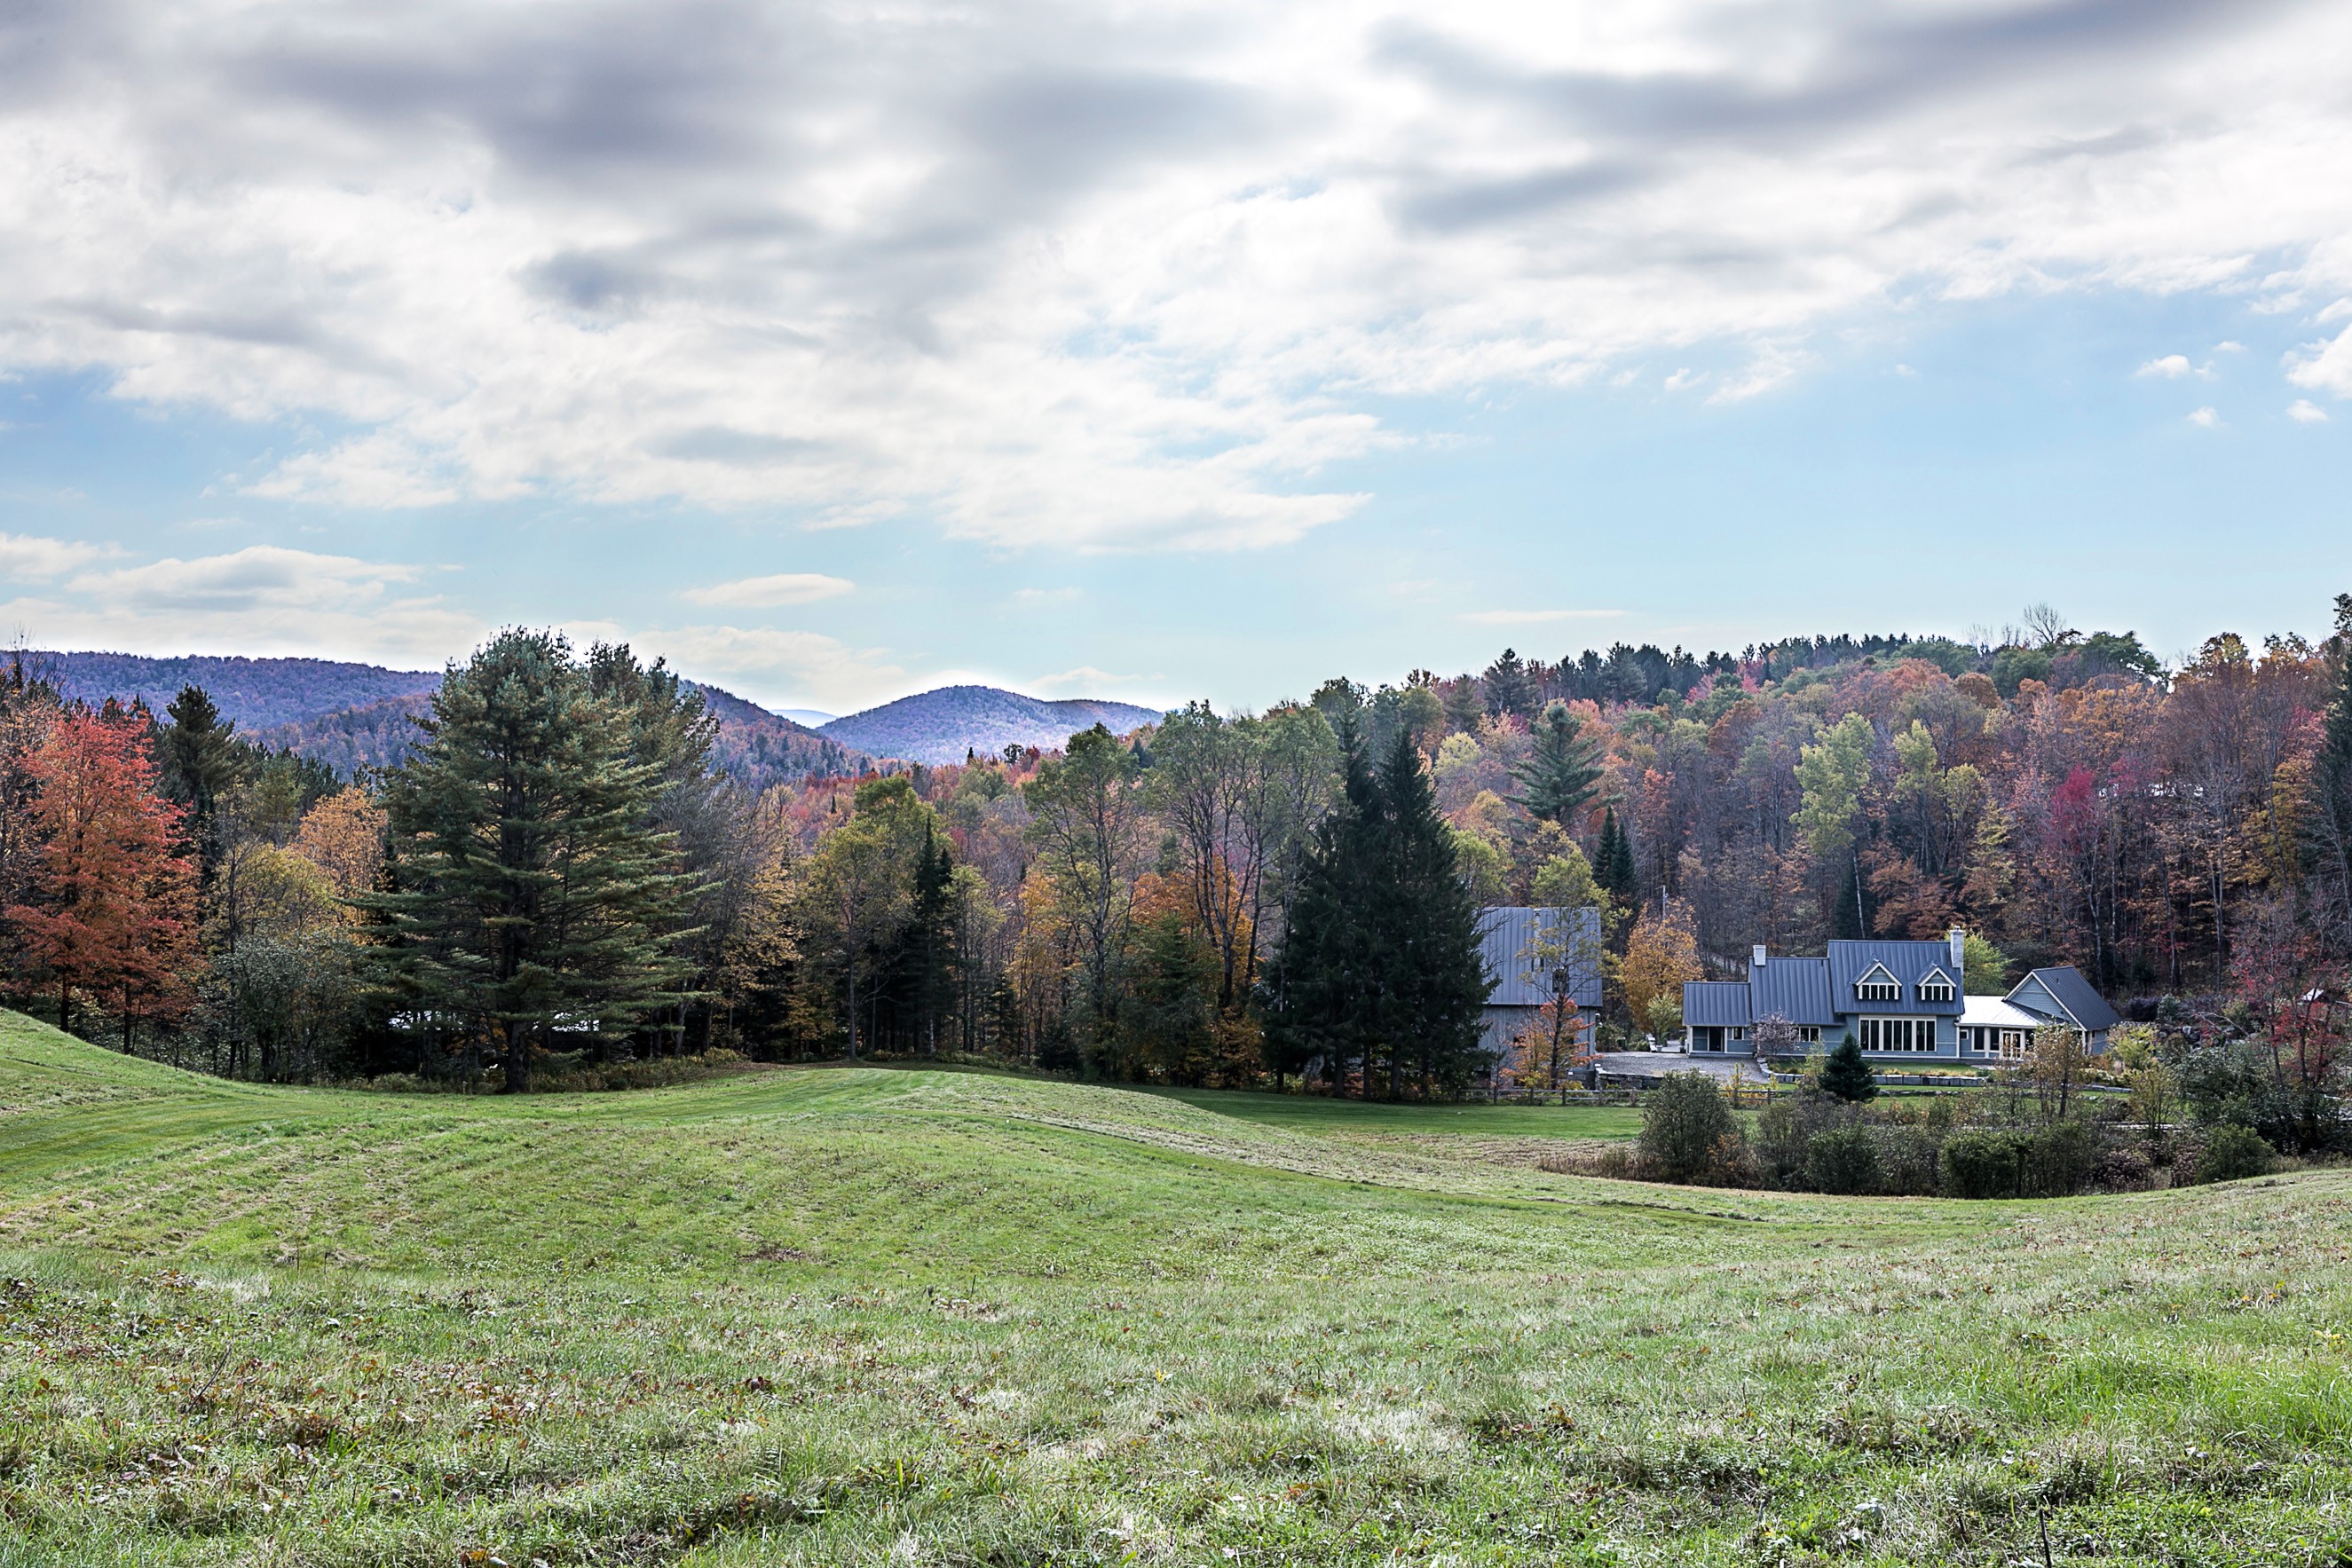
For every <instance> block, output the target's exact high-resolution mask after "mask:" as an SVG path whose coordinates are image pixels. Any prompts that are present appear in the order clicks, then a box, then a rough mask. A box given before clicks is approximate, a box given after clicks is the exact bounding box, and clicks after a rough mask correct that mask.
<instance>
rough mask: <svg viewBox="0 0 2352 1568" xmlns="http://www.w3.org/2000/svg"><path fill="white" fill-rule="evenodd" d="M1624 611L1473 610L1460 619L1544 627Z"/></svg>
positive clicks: (1591, 619) (1473, 621) (1602, 618)
mask: <svg viewBox="0 0 2352 1568" xmlns="http://www.w3.org/2000/svg"><path fill="white" fill-rule="evenodd" d="M1624 613H1625V612H1623V611H1622V610H1473V611H1469V612H1465V614H1463V615H1462V616H1461V617H1459V619H1461V620H1463V621H1466V622H1469V623H1470V624H1471V625H1473V626H1544V625H1549V624H1551V623H1552V622H1559V621H1599V620H1606V619H1607V618H1609V617H1611V616H1612V615H1622V614H1624Z"/></svg>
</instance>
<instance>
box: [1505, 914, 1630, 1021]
mask: <svg viewBox="0 0 2352 1568" xmlns="http://www.w3.org/2000/svg"><path fill="white" fill-rule="evenodd" d="M1547 946H1549V947H1550V948H1551V949H1552V951H1550V952H1549V953H1548V952H1546V951H1545V948H1546V947H1547ZM1478 956H1479V957H1480V958H1481V959H1482V960H1483V961H1484V962H1485V964H1486V974H1487V976H1488V977H1490V978H1491V979H1492V980H1493V981H1494V982H1495V988H1494V990H1493V992H1492V993H1491V994H1489V995H1488V997H1487V998H1486V1005H1487V1006H1488V1007H1490V1008H1515V1007H1516V1008H1535V1007H1541V1006H1542V1005H1543V1004H1544V1003H1546V1002H1548V1001H1549V1000H1551V994H1552V977H1551V971H1552V968H1553V967H1554V966H1555V965H1560V964H1564V965H1565V967H1567V969H1568V971H1569V995H1570V996H1571V997H1573V998H1575V1000H1576V1005H1577V1006H1578V1007H1580V1008H1598V1007H1599V1006H1600V1005H1601V912H1600V911H1599V910H1597V909H1591V908H1585V909H1559V908H1554V907H1549V906H1543V905H1524V904H1520V905H1503V906H1497V907H1495V908H1491V909H1487V910H1485V911H1483V912H1482V913H1481V914H1480V915H1479V919H1478Z"/></svg>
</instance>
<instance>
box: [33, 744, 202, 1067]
mask: <svg viewBox="0 0 2352 1568" xmlns="http://www.w3.org/2000/svg"><path fill="white" fill-rule="evenodd" d="M26 771H27V772H28V773H29V774H30V775H31V778H32V782H33V786H34V789H35V791H36V792H35V795H34V798H33V800H32V802H31V809H30V812H29V815H30V816H31V819H32V828H33V832H34V835H35V837H36V838H37V841H38V842H39V845H40V847H39V850H38V852H37V861H36V863H35V869H34V873H33V902H31V903H29V904H15V905H12V906H11V907H10V908H9V909H8V911H7V918H8V921H9V924H10V925H13V926H15V927H16V935H17V937H18V939H19V941H20V942H21V943H22V944H23V946H24V950H25V956H26V957H28V958H29V959H31V960H32V961H33V964H34V965H35V966H36V967H37V969H38V970H39V971H40V972H42V973H43V974H45V975H46V976H47V978H48V982H49V983H50V984H52V985H54V986H56V988H57V993H58V1027H59V1028H64V1027H65V1026H66V1025H68V1023H69V1022H70V1021H71V1018H72V1009H73V998H74V995H75V993H76V992H80V993H81V994H83V995H84V996H88V997H91V998H99V999H100V1000H101V1001H102V1002H104V1003H106V1004H110V1005H111V1006H113V1007H114V1009H115V1010H116V1014H117V1016H118V1017H119V1018H121V1020H122V1031H123V1041H124V1043H125V1045H126V1046H127V1045H128V1044H129V1042H130V1038H131V1024H132V1022H133V1020H135V1019H140V1018H142V1017H159V1016H160V1017H168V1016H170V1015H171V1014H172V1013H173V1012H174V1011H176V1010H177V1009H180V1008H181V1007H183V1006H184V1005H185V1002H186V999H187V996H188V983H187V982H188V973H189V970H190V969H191V968H192V967H193V966H194V961H195V938H196V927H195V877H194V872H193V870H192V869H191V867H190V866H189V863H188V862H187V860H186V859H185V858H184V855H183V854H182V853H181V852H180V844H179V838H180V833H179V826H180V815H181V809H180V808H179V807H177V806H175V805H173V804H172V803H171V802H169V801H167V800H163V798H162V797H161V796H159V795H158V794H157V793H156V790H155V764H154V762H153V760H152V758H150V757H149V756H148V752H147V747H146V737H145V736H144V735H143V734H142V731H141V727H140V726H139V725H138V724H137V723H136V722H135V721H133V720H131V719H129V718H127V717H122V716H112V715H106V716H101V715H98V714H93V713H91V712H89V710H88V709H86V708H76V709H71V710H68V711H67V712H64V713H60V714H59V715H58V716H57V717H56V719H55V720H54V721H53V722H52V723H51V725H50V727H49V732H48V735H47V737H46V738H45V739H44V740H43V741H42V743H41V744H40V746H38V747H37V748H36V749H35V750H34V751H33V753H32V755H31V757H30V758H28V759H27V767H26Z"/></svg>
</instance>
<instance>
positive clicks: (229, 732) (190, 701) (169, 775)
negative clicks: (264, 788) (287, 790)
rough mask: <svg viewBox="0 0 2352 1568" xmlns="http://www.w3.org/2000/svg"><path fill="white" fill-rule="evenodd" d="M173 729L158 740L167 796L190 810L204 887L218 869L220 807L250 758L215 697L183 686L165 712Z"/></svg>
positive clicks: (190, 833)
mask: <svg viewBox="0 0 2352 1568" xmlns="http://www.w3.org/2000/svg"><path fill="white" fill-rule="evenodd" d="M163 711H164V713H165V714H167V715H168V716H170V717H171V720H172V723H171V726H170V727H168V728H166V729H164V730H163V732H162V733H161V734H160V735H159V736H158V737H157V740H158V742H159V745H158V746H157V750H158V751H160V752H161V753H162V756H161V758H159V760H161V762H162V763H163V794H164V797H165V798H166V799H167V800H175V801H177V802H179V803H180V804H181V805H182V806H184V807H185V808H187V815H186V818H185V831H186V832H187V835H188V837H189V839H190V841H192V842H194V845H195V848H196V864H197V874H198V876H199V878H200V879H201V881H202V883H203V884H204V885H205V886H206V887H209V886H211V885H212V880H213V873H214V871H215V869H217V868H218V866H219V864H220V852H221V845H220V824H219V811H220V804H221V801H222V800H223V798H224V797H226V795H227V794H228V792H229V791H230V790H231V789H235V788H236V783H237V780H238V779H240V778H242V777H243V776H244V774H245V771H246V768H247V762H248V758H249V754H248V752H247V748H246V747H244V746H243V745H242V744H240V743H239V742H238V740H237V738H236V721H234V720H232V719H224V718H223V717H221V716H220V708H219V707H218V706H216V705H215V703H214V702H213V699H212V694H210V693H209V692H207V691H205V688H204V687H202V686H198V685H184V686H182V687H181V688H180V695H178V696H176V697H173V699H172V700H171V702H170V703H169V704H168V705H167V706H165V707H164V709H163Z"/></svg>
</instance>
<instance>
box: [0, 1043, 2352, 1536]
mask: <svg viewBox="0 0 2352 1568" xmlns="http://www.w3.org/2000/svg"><path fill="white" fill-rule="evenodd" d="M1546 1116H1549V1117H1550V1118H1553V1119H1550V1120H1545V1119H1542V1118H1544V1117H1546ZM1529 1118H1534V1119H1529ZM1457 1128H1458V1130H1457ZM1623 1131H1624V1126H1623V1124H1622V1120H1620V1121H1616V1122H1613V1123H1612V1122H1609V1121H1594V1120H1591V1119H1590V1118H1587V1119H1582V1120H1580V1119H1578V1118H1576V1117H1574V1116H1573V1115H1572V1113H1558V1112H1552V1113H1507V1112H1506V1113H1501V1115H1500V1116H1497V1115H1496V1113H1487V1114H1486V1115H1484V1116H1470V1115H1462V1116H1459V1117H1457V1116H1456V1115H1455V1114H1454V1113H1444V1112H1437V1113H1433V1112H1421V1113H1403V1112H1397V1113H1390V1114H1387V1115H1385V1116H1384V1115H1380V1114H1374V1113H1370V1112H1358V1111H1355V1110H1353V1109H1352V1108H1351V1109H1350V1110H1349V1111H1344V1112H1343V1111H1339V1110H1337V1109H1334V1108H1330V1107H1321V1106H1307V1105H1304V1104H1302V1103H1296V1102H1293V1103H1284V1102H1282V1101H1280V1100H1278V1099H1275V1098H1273V1097H1267V1096H1214V1095H1205V1094H1183V1095H1174V1094H1157V1093H1148V1092H1132V1091H1123V1090H1114V1089H1103V1088H1093V1087H1087V1086H1081V1085H1072V1084H1065V1083H1057V1082H1034V1081H1024V1080H1017V1079H1013V1078H1007V1077H1001V1076H994V1075H989V1074H981V1073H969V1072H949V1071H906V1070H894V1069H856V1070H843V1069H821V1070H784V1071H763V1072H758V1073H753V1074H748V1075H746V1076H744V1077H741V1078H737V1079H730V1080H726V1081H722V1082H710V1083H703V1084H697V1085H693V1086H689V1087H685V1088H680V1089H675V1090H665V1091H658V1092H643V1093H635V1094H607V1095H593V1096H576V1097H573V1096H547V1097H532V1098H530V1099H527V1100H522V1101H505V1100H471V1099H448V1098H432V1097H419V1098H399V1097H391V1096H383V1095H372V1094H360V1093H341V1092H316V1091H299V1090H278V1089H268V1088H258V1087H253V1086H245V1085H230V1084H222V1083H218V1082H213V1081H210V1080H205V1079H201V1078H196V1077H193V1076H190V1075H186V1074H181V1073H176V1072H173V1071H170V1070H168V1069H164V1068H160V1067H156V1066H153V1065H152V1064H148V1063H143V1062H138V1061H129V1060H126V1059H124V1058H121V1057H119V1056H115V1055H112V1054H111V1053H110V1052H106V1051H100V1050H97V1049H95V1048H92V1047H89V1046H87V1045H84V1044H82V1043H80V1042H78V1041H74V1040H66V1039H64V1038H63V1037H60V1036H58V1035H57V1034H55V1033H54V1031H50V1030H46V1029H44V1028H42V1027H41V1026H39V1025H37V1024H34V1023H31V1022H30V1021H29V1020H26V1019H20V1018H16V1017H15V1016H14V1015H0V1248H6V1249H11V1250H10V1251H9V1252H8V1253H7V1255H6V1257H5V1259H0V1277H4V1278H5V1283H0V1511H4V1512H5V1515H6V1517H7V1519H8V1521H9V1522H10V1529H9V1530H8V1531H6V1532H5V1534H0V1564H9V1563H60V1562H64V1563H247V1562H256V1561H260V1562H275V1563H320V1564H326V1563H355V1564H356V1563H420V1564H422V1563H458V1562H467V1561H476V1562H488V1560H489V1559H490V1558H491V1557H497V1558H499V1559H500V1560H502V1561H504V1562H506V1563H510V1564H515V1565H517V1568H520V1565H521V1564H524V1563H530V1561H532V1560H533V1559H534V1558H536V1559H538V1560H540V1561H543V1562H545V1563H551V1564H552V1563H588V1562H674V1561H677V1562H694V1563H752V1562H759V1563H770V1562H779V1563H801V1562H806V1563H819V1562H825V1563H833V1562H882V1561H886V1560H887V1561H893V1562H908V1563H924V1562H938V1563H1091V1562H1100V1563H1121V1562H1155V1563H1156V1562H1168V1563H1343V1562H1361V1563H1376V1562H1377V1563H1390V1562H1399V1561H1411V1562H1428V1561H1432V1560H1434V1559H1438V1558H1445V1559H1448V1560H1452V1561H1458V1562H1475V1563H1561V1562H1580V1561H1581V1562H1592V1563H1610V1562H1622V1563H1647V1562H1660V1563H1698V1562H1723V1563H1759V1562H1761V1563H1774V1562H1789V1563H1795V1562H1799V1561H1805V1560H1810V1559H1812V1558H1817V1557H1818V1558H1829V1557H1834V1558H1837V1559H1839V1560H1841V1561H1854V1562H1870V1561H1880V1562H1912V1561H1921V1560H1931V1559H1932V1560H1946V1561H1956V1562H1968V1561H1976V1562H1982V1563H2008V1562H2011V1561H2014V1560H2017V1559H2019V1558H2021V1557H2025V1556H2031V1557H2032V1560H2034V1561H2037V1562H2038V1561H2040V1560H2041V1556H2040V1554H2041V1551H2042V1546H2041V1540H2042V1532H2043V1531H2044V1530H2045V1529H2046V1530H2047V1531H2048V1532H2049V1536H2050V1542H2051V1552H2052V1556H2053V1561H2067V1560H2091V1559H2093V1558H2095V1559H2096V1560H2097V1561H2100V1562H2102V1563H2115V1562H2125V1563H2129V1562H2144V1563H2169V1562H2176V1561H2194V1562H2199V1563H2233V1562H2234V1563H2281V1562H2313V1563H2323V1562H2325V1563H2333V1562H2336V1561H2338V1560H2339V1554H2340V1553H2342V1552H2345V1551H2347V1549H2352V1534H2347V1526H2346V1522H2345V1519H2344V1514H2345V1510H2344V1509H2343V1508H2342V1507H2341V1506H2339V1504H2338V1502H2337V1499H2338V1498H2339V1497H2340V1495H2341V1494H2342V1493H2343V1491H2344V1490H2345V1487H2346V1485H2347V1437H2352V1385H2347V1375H2346V1374H2347V1368H2346V1344H2347V1341H2346V1339H2345V1338H2344V1337H2343V1336H2344V1335H2346V1334H2347V1322H2346V1319H2347V1308H2352V1292H2347V1286H2346V1279H2347V1273H2346V1268H2345V1265H2346V1262H2347V1258H2352V1185H2347V1182H2346V1181H2345V1180H2344V1179H2343V1178H2341V1177H2339V1176H2335V1175H2333V1174H2323V1175H2315V1176H2299V1177H2294V1178H2288V1179H2283V1180H2280V1181H2277V1182H2273V1183H2268V1184H2249V1185H2244V1186H2235V1187H2230V1188H2222V1189H2209V1190H2206V1191H2201V1192H2189V1193H2181V1194H2159V1195H2149V1196H2147V1197H2135V1198H2125V1199H2101V1200H2084V1201H2080V1202H2070V1203H2063V1204H2047V1205H2041V1206H2027V1205H1978V1206H1960V1205H1948V1204H1937V1203H1924V1202H1912V1201H1890V1202H1877V1203H1872V1202H1864V1201H1840V1200H1831V1199H1820V1198H1803V1197H1778V1196H1769V1195H1756V1194H1726V1193H1712V1192H1697V1191H1686V1190H1679V1189H1672V1188H1660V1187H1639V1186H1621V1185H1615V1184H1609V1183H1601V1182H1591V1181H1583V1180H1579V1179H1575V1178H1568V1177H1560V1176H1549V1175H1545V1174H1543V1173H1541V1172H1539V1171H1537V1170H1535V1169H1534V1168H1533V1167H1532V1161H1531V1160H1525V1159H1522V1158H1521V1157H1520V1155H1524V1154H1525V1153H1526V1152H1527V1151H1528V1149H1531V1148H1534V1147H1538V1146H1540V1145H1543V1144H1544V1143H1545V1142H1546V1141H1547V1140H1550V1139H1557V1138H1559V1137H1560V1136H1570V1137H1583V1136H1594V1135H1611V1134H1622V1132H1623ZM474 1552H480V1553H482V1554H483V1555H482V1556H481V1557H473V1556H471V1555H470V1554H472V1553H474Z"/></svg>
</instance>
